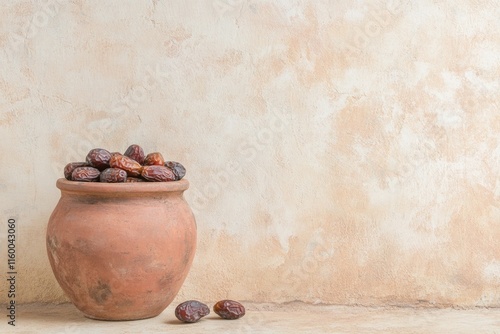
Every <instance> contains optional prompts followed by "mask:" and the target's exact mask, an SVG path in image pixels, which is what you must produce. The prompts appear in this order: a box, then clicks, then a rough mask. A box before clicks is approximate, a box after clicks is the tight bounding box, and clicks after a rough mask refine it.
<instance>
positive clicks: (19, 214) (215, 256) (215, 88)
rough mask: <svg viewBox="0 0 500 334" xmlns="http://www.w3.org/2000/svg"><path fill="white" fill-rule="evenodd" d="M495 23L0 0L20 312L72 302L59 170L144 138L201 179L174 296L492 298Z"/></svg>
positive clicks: (1, 119)
mask: <svg viewBox="0 0 500 334" xmlns="http://www.w3.org/2000/svg"><path fill="white" fill-rule="evenodd" d="M499 17H500V7H499V6H498V4H497V2H496V1H494V0H490V1H488V0H482V1H477V0H464V1H431V0H422V1H407V0H385V1H382V0H381V1H368V0H366V1H362V0H361V1H350V0H338V1H334V0H330V1H289V0H286V1H285V0H280V1H258V0H208V1H165V0H163V1H162V0H156V1H155V0H153V1H118V0H115V1H76V0H75V1H70V0H60V1H56V0H54V1H52V2H50V1H49V2H46V1H45V2H43V3H38V2H35V1H21V0H16V1H3V2H1V3H0V131H1V132H0V136H1V140H0V148H1V156H2V160H1V164H0V190H1V200H0V202H1V213H2V217H3V218H2V221H4V222H6V220H7V218H8V217H9V216H11V215H12V216H15V217H16V218H17V220H18V224H19V235H18V257H19V258H18V266H19V267H18V272H19V275H18V289H19V291H20V292H19V297H18V299H17V300H18V302H33V301H63V300H65V298H64V296H63V295H62V292H61V290H60V289H59V287H58V286H57V284H56V282H55V279H54V278H53V276H52V272H51V270H50V267H49V263H48V260H47V258H46V253H45V241H44V233H45V227H46V223H47V219H48V217H49V215H50V213H51V211H52V209H53V207H54V206H55V204H56V202H57V200H58V197H59V193H58V190H57V189H56V188H55V185H54V184H55V181H56V179H57V178H58V177H61V175H62V167H63V166H64V164H65V163H66V162H69V161H75V160H77V161H78V160H81V159H82V158H83V157H84V156H85V155H86V153H87V151H88V150H89V149H90V148H93V147H105V148H109V149H110V150H120V151H123V150H125V148H126V147H127V146H128V145H129V144H131V143H138V144H141V145H143V146H144V148H145V149H146V150H147V151H153V150H158V151H161V152H163V153H164V154H165V156H166V157H167V158H169V159H172V160H178V161H181V162H183V163H184V164H185V165H186V167H187V169H188V174H187V178H188V179H189V180H190V181H191V185H192V187H191V188H190V190H188V192H187V193H186V198H187V200H188V201H189V202H190V203H191V205H192V207H193V209H194V210H195V213H196V217H197V222H198V227H199V246H198V252H197V255H196V259H195V262H194V264H193V267H192V271H191V273H190V275H189V277H188V279H187V281H186V283H185V285H184V287H183V289H182V291H181V292H180V295H179V297H178V298H179V299H186V298H198V299H200V300H216V299H219V298H223V297H231V298H235V299H240V300H253V301H276V302H285V301H290V300H303V301H307V302H324V303H350V304H351V303H357V304H385V303H390V304H405V305H406V304H421V305H422V304H423V305H450V304H455V305H463V306H468V305H469V306H470V305H488V306H500V242H499V240H500V174H499V171H500V112H499V104H500V102H499V92H500V81H499V78H500V62H499V61H500V21H499V20H498V18H499ZM5 225H6V224H4V223H2V224H1V225H0V232H1V235H2V239H0V241H1V244H0V245H1V251H0V258H2V259H4V258H5V256H4V254H5V253H6V250H5V233H6V226H5ZM1 262H2V263H1V264H0V265H1V266H2V267H1V268H2V271H3V272H4V271H5V269H4V267H5V262H6V261H4V260H2V261H1ZM5 298H6V296H5V295H4V294H2V295H1V296H0V301H4V300H5Z"/></svg>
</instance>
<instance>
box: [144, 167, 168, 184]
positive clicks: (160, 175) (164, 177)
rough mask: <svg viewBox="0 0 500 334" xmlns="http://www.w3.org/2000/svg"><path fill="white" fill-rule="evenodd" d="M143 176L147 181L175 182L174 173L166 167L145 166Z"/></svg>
mask: <svg viewBox="0 0 500 334" xmlns="http://www.w3.org/2000/svg"><path fill="white" fill-rule="evenodd" d="M141 175H142V177H143V178H145V179H146V180H148V181H153V182H166V181H175V174H174V172H173V171H172V170H171V169H170V168H168V167H165V166H157V165H153V166H144V168H143V169H142V174H141Z"/></svg>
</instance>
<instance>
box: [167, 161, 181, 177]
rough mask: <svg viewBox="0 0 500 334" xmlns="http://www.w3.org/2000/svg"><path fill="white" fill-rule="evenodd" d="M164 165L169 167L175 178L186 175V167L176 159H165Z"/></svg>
mask: <svg viewBox="0 0 500 334" xmlns="http://www.w3.org/2000/svg"><path fill="white" fill-rule="evenodd" d="M165 167H168V168H170V169H171V170H172V171H173V172H174V174H175V179H176V180H180V179H182V178H183V177H184V175H186V168H184V166H183V165H182V164H181V163H179V162H177V161H166V162H165Z"/></svg>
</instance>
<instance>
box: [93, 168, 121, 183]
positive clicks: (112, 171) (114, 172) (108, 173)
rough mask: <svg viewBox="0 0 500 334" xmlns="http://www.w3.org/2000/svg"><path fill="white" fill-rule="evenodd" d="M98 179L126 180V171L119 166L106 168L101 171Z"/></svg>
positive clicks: (109, 180)
mask: <svg viewBox="0 0 500 334" xmlns="http://www.w3.org/2000/svg"><path fill="white" fill-rule="evenodd" d="M99 181H101V182H106V183H118V182H126V181H127V172H126V171H124V170H123V169H119V168H106V169H105V170H103V171H102V172H101V175H100V176H99Z"/></svg>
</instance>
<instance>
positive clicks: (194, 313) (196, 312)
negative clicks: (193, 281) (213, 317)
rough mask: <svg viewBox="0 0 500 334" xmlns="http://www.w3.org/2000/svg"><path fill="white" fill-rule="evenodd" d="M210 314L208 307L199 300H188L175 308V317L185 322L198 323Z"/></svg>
mask: <svg viewBox="0 0 500 334" xmlns="http://www.w3.org/2000/svg"><path fill="white" fill-rule="evenodd" d="M209 313H210V309H209V308H208V306H207V305H205V304H203V303H200V302H199V301H197V300H188V301H186V302H184V303H181V304H179V305H178V306H177V307H176V308H175V316H176V317H177V319H179V320H180V321H183V322H189V323H192V322H197V321H198V320H200V319H201V318H203V317H204V316H206V315H208V314H209Z"/></svg>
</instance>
